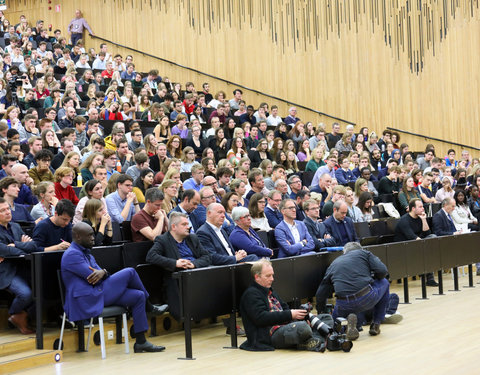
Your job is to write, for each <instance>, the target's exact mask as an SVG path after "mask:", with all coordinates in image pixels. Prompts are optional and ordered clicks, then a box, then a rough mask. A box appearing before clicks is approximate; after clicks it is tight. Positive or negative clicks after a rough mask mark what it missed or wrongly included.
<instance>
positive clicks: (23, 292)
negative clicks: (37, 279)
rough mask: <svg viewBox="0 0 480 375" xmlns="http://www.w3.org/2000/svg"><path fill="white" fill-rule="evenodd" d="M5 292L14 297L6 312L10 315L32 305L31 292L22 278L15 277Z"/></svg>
mask: <svg viewBox="0 0 480 375" xmlns="http://www.w3.org/2000/svg"><path fill="white" fill-rule="evenodd" d="M7 290H8V291H9V292H10V293H12V294H14V295H15V298H14V299H13V302H12V304H11V305H10V309H9V310H8V313H9V314H10V315H12V314H18V313H19V312H21V311H23V310H26V309H27V308H28V307H29V306H30V305H31V304H32V303H33V298H32V290H31V289H30V286H28V284H27V282H26V281H25V280H24V279H23V278H22V277H20V276H18V275H15V276H14V277H13V279H12V282H11V283H10V285H9V286H8V287H7Z"/></svg>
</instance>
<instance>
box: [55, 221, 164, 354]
mask: <svg viewBox="0 0 480 375" xmlns="http://www.w3.org/2000/svg"><path fill="white" fill-rule="evenodd" d="M72 232H73V243H72V244H71V245H70V247H69V248H68V249H67V251H65V253H64V254H63V257H62V264H61V267H62V279H63V282H64V283H65V289H66V293H65V306H64V309H65V312H66V314H67V316H68V318H69V319H70V320H71V321H78V320H84V319H88V318H91V317H95V316H98V315H100V314H101V313H102V310H103V308H104V307H106V306H113V305H118V306H124V307H129V308H131V310H132V315H133V322H134V327H135V328H134V332H135V338H136V342H135V345H134V346H133V350H134V351H135V353H141V352H161V351H162V350H165V347H164V346H156V345H153V344H152V343H150V342H148V341H147V340H146V338H145V332H146V331H148V321H147V314H146V311H148V312H151V313H153V314H155V315H160V314H163V313H164V312H165V311H166V310H167V308H168V306H166V305H163V306H156V305H152V304H151V303H150V302H149V301H148V292H147V291H146V290H145V287H144V286H143V284H142V282H141V281H140V278H139V277H138V274H137V271H135V270H134V269H133V268H124V269H123V270H120V271H118V272H116V273H114V274H113V275H109V273H108V272H107V271H106V270H105V269H101V268H100V267H99V266H98V264H97V262H96V261H95V258H94V257H93V255H92V254H91V252H90V251H91V249H92V247H93V245H94V244H95V235H94V232H93V228H92V227H91V226H89V225H87V224H86V223H84V222H79V223H77V224H75V226H74V227H73V230H72Z"/></svg>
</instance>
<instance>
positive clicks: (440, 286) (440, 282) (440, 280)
mask: <svg viewBox="0 0 480 375" xmlns="http://www.w3.org/2000/svg"><path fill="white" fill-rule="evenodd" d="M437 276H438V293H433V295H435V296H444V295H445V293H443V271H442V270H440V271H438V272H437Z"/></svg>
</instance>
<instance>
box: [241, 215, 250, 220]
mask: <svg viewBox="0 0 480 375" xmlns="http://www.w3.org/2000/svg"><path fill="white" fill-rule="evenodd" d="M249 217H251V216H250V215H245V216H242V217H241V218H240V219H245V218H249Z"/></svg>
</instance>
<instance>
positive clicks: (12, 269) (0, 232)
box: [0, 198, 37, 335]
mask: <svg viewBox="0 0 480 375" xmlns="http://www.w3.org/2000/svg"><path fill="white" fill-rule="evenodd" d="M11 220H12V212H11V211H10V206H9V204H8V202H7V201H6V200H5V199H4V198H0V290H2V289H5V290H8V291H9V292H10V293H12V294H13V295H14V296H15V297H14V299H13V302H12V304H11V305H10V308H9V309H8V313H9V314H10V317H9V318H8V321H9V322H10V323H12V324H13V325H14V326H15V327H17V328H18V329H19V330H20V332H21V333H23V334H24V335H28V334H32V333H34V332H35V331H33V330H32V329H31V328H29V327H28V322H27V318H28V313H27V311H29V310H30V309H31V308H32V307H33V298H32V290H31V289H30V286H29V285H28V283H27V282H26V281H25V280H26V278H25V277H24V276H23V275H22V271H26V270H22V269H21V268H20V267H17V265H16V263H15V262H12V261H11V260H9V259H8V257H15V256H20V255H24V254H27V253H33V252H34V251H37V245H36V244H35V242H33V241H32V239H31V238H30V237H28V236H27V235H25V233H23V231H22V229H21V228H20V225H18V224H17V223H14V222H12V221H11Z"/></svg>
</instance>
